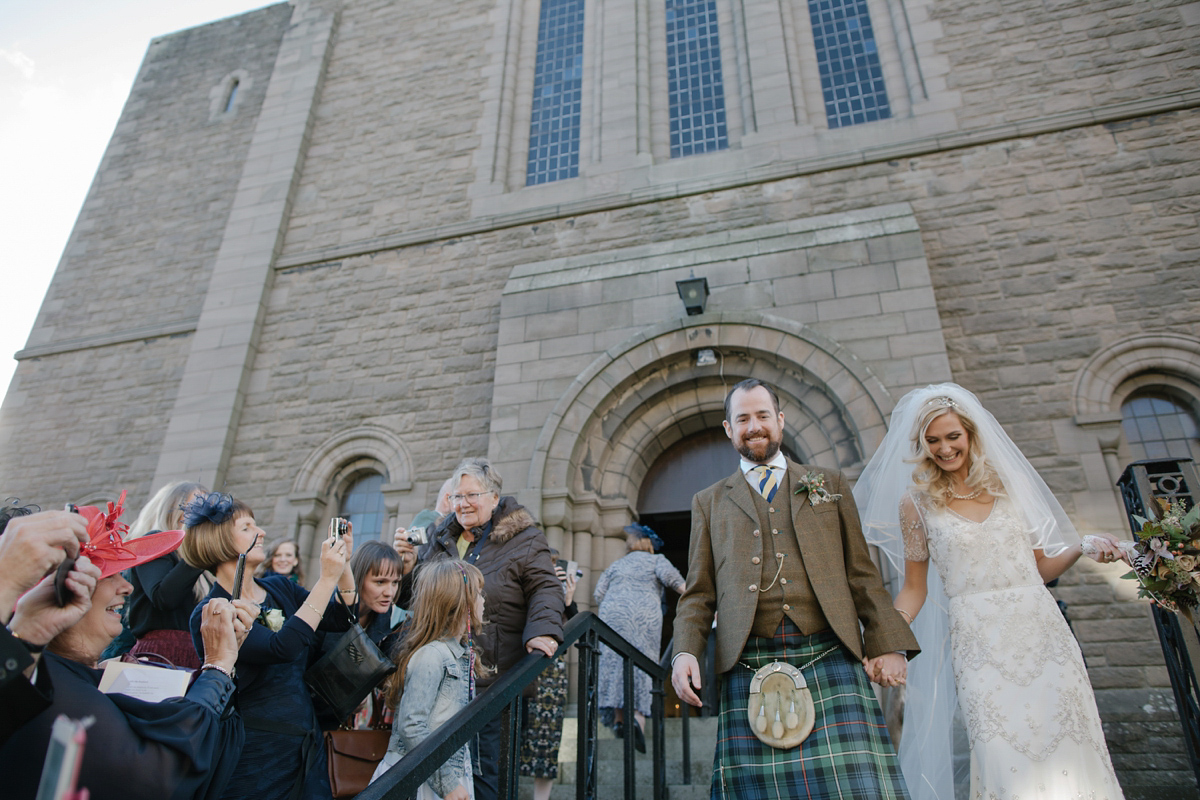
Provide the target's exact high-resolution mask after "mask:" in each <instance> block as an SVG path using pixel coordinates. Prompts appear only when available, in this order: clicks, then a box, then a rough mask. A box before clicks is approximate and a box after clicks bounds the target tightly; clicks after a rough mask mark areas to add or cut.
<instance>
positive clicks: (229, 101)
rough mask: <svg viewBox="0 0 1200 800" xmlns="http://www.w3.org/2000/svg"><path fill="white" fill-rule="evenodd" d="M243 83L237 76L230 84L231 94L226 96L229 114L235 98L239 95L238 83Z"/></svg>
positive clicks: (226, 108) (226, 111)
mask: <svg viewBox="0 0 1200 800" xmlns="http://www.w3.org/2000/svg"><path fill="white" fill-rule="evenodd" d="M239 83H241V81H239V80H238V79H237V78H234V79H233V83H231V84H229V96H228V97H226V98H225V113H226V114H228V113H229V112H230V111H232V110H233V100H234V98H235V97H237V93H238V84H239Z"/></svg>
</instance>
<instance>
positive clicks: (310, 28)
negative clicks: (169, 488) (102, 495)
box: [154, 0, 336, 486]
mask: <svg viewBox="0 0 1200 800" xmlns="http://www.w3.org/2000/svg"><path fill="white" fill-rule="evenodd" d="M335 21H336V15H335V14H333V13H330V12H329V11H327V10H326V9H324V8H322V7H321V6H320V5H319V4H316V3H309V2H304V0H300V2H297V3H296V4H295V7H294V10H293V12H292V20H291V26H290V27H289V29H288V31H287V33H286V34H285V35H284V37H283V41H282V42H281V43H280V47H279V55H278V56H277V58H276V62H275V69H274V71H273V72H272V74H271V81H270V85H269V86H268V87H267V94H266V99H265V100H264V101H263V107H262V111H261V112H260V113H259V116H258V121H257V124H256V125H255V129H254V137H253V139H252V141H251V144H250V150H249V153H248V154H247V156H246V162H245V166H244V167H243V169H242V176H241V179H240V181H239V182H238V186H237V190H236V193H235V194H234V199H233V206H232V209H231V210H230V213H229V219H228V222H227V223H226V225H225V230H224V232H223V234H222V237H221V247H220V250H219V251H218V253H217V258H216V263H215V264H214V265H213V269H212V274H211V277H210V278H209V283H208V290H207V292H206V293H205V295H204V305H203V308H202V309H201V312H200V320H199V323H198V324H197V326H196V333H195V336H194V337H193V338H192V342H191V352H190V353H189V354H188V359H187V364H186V366H185V368H184V373H183V377H182V379H181V380H180V383H179V393H178V395H177V397H176V400H175V408H174V410H173V411H172V413H171V420H170V423H169V425H168V427H167V434H166V437H165V440H164V443H163V450H162V453H161V454H160V456H159V460H158V467H157V469H156V470H155V475H154V484H155V485H159V484H162V483H165V482H167V481H169V480H178V479H181V478H184V477H190V478H192V479H198V480H200V481H201V482H202V483H207V484H209V485H213V486H215V485H219V484H220V483H221V482H222V479H223V476H224V472H225V468H226V466H227V464H228V459H229V454H230V451H231V448H232V445H233V440H234V438H235V437H236V435H237V426H238V417H239V414H240V412H241V407H242V403H243V400H244V393H245V391H246V388H247V387H246V382H247V379H248V377H249V373H250V369H251V367H252V365H253V363H254V355H255V352H256V350H257V346H258V336H259V332H260V329H261V325H262V316H263V309H264V303H265V301H266V298H267V296H268V293H269V291H270V287H271V279H272V277H273V276H274V272H273V265H274V260H275V256H276V255H277V253H278V250H279V247H280V245H281V243H282V240H283V232H284V228H285V225H286V222H287V219H288V214H289V210H290V208H291V203H292V198H293V191H294V188H295V184H296V179H297V177H298V175H299V172H300V169H301V166H302V163H303V158H304V154H305V150H306V149H307V146H308V135H309V126H310V124H311V121H312V117H313V112H314V109H315V107H316V103H317V100H318V98H319V97H320V89H321V83H322V80H323V78H324V76H325V62H326V59H327V58H328V54H329V49H330V45H331V42H332V39H333V35H334V28H335Z"/></svg>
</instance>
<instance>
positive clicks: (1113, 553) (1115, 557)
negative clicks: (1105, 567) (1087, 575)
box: [1080, 533, 1129, 564]
mask: <svg viewBox="0 0 1200 800" xmlns="http://www.w3.org/2000/svg"><path fill="white" fill-rule="evenodd" d="M1080 549H1081V550H1082V551H1083V554H1084V555H1085V556H1087V557H1088V558H1090V559H1092V560H1093V561H1095V562H1097V563H1099V564H1111V563H1112V562H1114V561H1124V562H1126V563H1128V562H1129V556H1128V555H1126V554H1125V551H1124V550H1123V549H1122V547H1121V542H1120V540H1118V539H1117V538H1116V537H1115V536H1110V535H1108V534H1107V533H1100V534H1095V533H1092V534H1088V535H1087V536H1085V537H1083V543H1082V544H1081V545H1080Z"/></svg>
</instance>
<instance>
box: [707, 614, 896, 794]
mask: <svg viewBox="0 0 1200 800" xmlns="http://www.w3.org/2000/svg"><path fill="white" fill-rule="evenodd" d="M834 646H837V647H838V649H837V650H836V651H835V652H833V653H830V654H829V655H827V656H825V657H824V658H822V659H821V660H820V661H818V662H817V663H816V664H814V665H812V666H811V667H808V668H807V669H804V670H802V673H803V675H804V680H805V681H806V682H807V683H808V689H809V691H810V692H811V693H812V698H813V705H814V706H815V709H816V722H815V724H814V726H813V731H812V733H811V734H809V736H808V738H807V739H805V740H804V741H803V742H801V743H800V745H799V746H797V747H793V748H791V749H790V750H777V749H776V748H774V747H770V746H769V745H766V744H763V743H762V742H761V741H759V739H758V737H756V736H755V735H754V733H753V731H752V730H751V728H750V721H749V719H748V718H747V716H746V707H747V702H748V698H749V693H750V679H751V678H752V677H753V676H754V672H755V671H756V670H757V669H759V668H760V667H762V666H764V665H766V664H769V663H770V662H772V661H786V662H788V663H789V664H792V665H793V666H796V667H802V666H803V665H804V664H806V663H808V662H809V661H810V660H811V659H813V658H815V657H816V656H817V655H819V654H821V653H823V652H825V651H826V650H828V649H829V648H831V647H834ZM711 791H712V797H713V800H734V799H735V798H736V800H775V798H788V799H789V800H791V799H793V798H795V799H797V800H834V798H837V800H850V799H851V798H872V800H908V798H909V795H908V790H907V789H906V788H905V785H904V778H903V776H902V775H901V773H900V761H899V759H898V758H897V757H896V751H895V748H894V747H893V746H892V740H891V738H890V737H889V736H888V732H887V725H886V724H884V721H883V714H882V712H881V711H880V709H879V702H878V701H877V700H876V699H875V693H874V691H872V689H871V684H870V681H868V680H867V676H866V673H865V672H864V671H863V668H862V663H861V662H859V661H858V660H857V659H855V658H854V655H853V654H852V653H850V652H849V651H848V650H846V648H845V647H842V646H840V645H839V641H838V638H837V636H836V635H834V634H833V633H817V634H813V635H811V636H805V635H804V634H802V633H801V632H800V630H799V628H797V627H796V626H795V625H794V624H793V623H792V622H791V621H790V620H789V619H788V618H787V617H784V619H783V623H782V624H781V625H780V629H779V631H777V632H776V635H775V636H774V637H771V638H767V637H757V636H751V637H750V639H749V641H748V642H747V643H746V647H745V649H744V650H743V652H742V657H741V659H740V661H739V663H738V664H737V665H736V666H735V667H734V668H733V669H732V670H730V671H729V672H727V673H725V674H724V675H723V676H721V713H720V717H719V719H718V724H717V749H716V754H715V756H714V759H713V780H712V789H711Z"/></svg>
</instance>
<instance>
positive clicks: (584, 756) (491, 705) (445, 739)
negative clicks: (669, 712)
mask: <svg viewBox="0 0 1200 800" xmlns="http://www.w3.org/2000/svg"><path fill="white" fill-rule="evenodd" d="M601 643H603V644H606V645H608V646H609V647H610V648H612V649H613V650H614V651H616V653H617V654H618V655H619V656H620V657H621V659H622V662H623V664H624V684H625V686H624V689H625V692H624V694H625V708H627V709H630V712H632V709H633V670H634V668H635V667H636V668H637V669H640V670H641V671H642V672H645V673H646V674H648V675H649V676H650V683H651V698H652V699H651V712H650V718H651V720H652V722H653V725H652V739H651V741H652V747H653V750H652V751H651V752H652V753H653V759H652V760H653V769H654V775H653V787H654V800H666V794H667V784H666V767H665V764H664V761H665V754H666V742H665V739H664V736H663V680H664V679H665V678H666V676H667V674H668V673H667V670H665V669H664V668H663V667H662V666H661V665H660V664H656V663H654V662H653V661H652V660H650V659H649V658H647V657H646V656H645V655H643V654H642V652H641V651H640V650H638V649H637V648H636V647H634V646H633V645H631V644H630V643H629V642H627V641H626V640H625V639H624V638H622V637H621V636H620V635H619V634H617V632H616V631H614V630H613V629H612V628H610V627H609V626H608V625H606V624H605V623H604V622H602V621H601V620H600V618H599V617H597V616H596V615H595V614H592V613H591V612H584V613H582V614H578V615H577V616H575V618H574V619H572V620H571V621H570V622H568V623H567V624H566V626H565V627H564V628H563V641H562V644H561V645H560V646H559V648H558V652H557V654H556V655H558V656H562V655H563V654H565V653H566V652H567V649H568V648H569V647H571V646H572V645H574V646H575V647H576V649H577V650H578V651H579V692H578V696H579V703H578V708H579V719H578V725H579V744H578V748H579V749H578V754H577V759H578V761H577V765H576V775H575V780H576V783H575V796H576V798H577V800H596V770H597V762H596V741H597V737H596V724H597V722H598V720H599V707H598V700H599V695H598V678H599V675H598V661H599V656H600V644H601ZM549 663H550V661H549V659H547V658H546V657H545V656H544V655H541V654H540V653H530V654H528V655H526V656H525V657H524V658H522V659H521V660H520V661H518V662H517V664H516V666H515V667H513V668H512V669H510V670H508V671H507V672H505V673H504V675H502V676H501V677H500V678H498V679H497V680H496V682H495V683H493V684H492V685H491V686H490V687H488V689H487V691H485V692H483V693H482V694H480V695H479V696H478V697H476V698H475V699H474V700H472V701H471V702H470V703H468V704H467V706H466V708H464V709H463V710H462V711H459V712H458V713H457V714H455V715H454V716H453V717H451V718H450V719H449V720H448V721H447V722H446V723H445V724H444V725H442V726H441V727H440V728H438V729H437V730H435V731H434V732H433V733H431V734H430V735H429V738H427V739H426V740H425V741H424V742H422V743H421V744H419V745H417V746H416V747H414V748H413V749H412V751H411V752H409V753H408V755H407V756H405V757H404V758H402V759H401V760H400V761H399V762H398V763H397V764H396V765H395V766H393V767H392V768H391V769H390V770H388V771H387V772H386V773H384V774H383V775H381V776H380V777H379V779H378V780H376V781H375V782H374V783H372V784H371V785H370V786H368V787H367V788H366V789H364V790H363V791H362V792H361V793H360V794H359V795H358V796H357V800H404V799H405V798H409V797H414V796H415V795H416V793H417V789H418V788H419V787H420V785H421V784H422V783H424V782H425V781H426V780H427V779H428V778H429V776H430V775H432V774H433V771H434V770H436V769H437V768H438V767H439V766H440V765H441V764H443V763H445V761H446V760H447V759H449V758H450V757H451V756H452V755H454V753H455V752H456V751H457V750H458V749H459V748H460V747H462V746H463V745H464V744H466V743H467V742H468V741H470V739H471V738H472V737H473V736H475V735H476V734H478V733H479V732H480V731H481V730H483V728H484V726H486V725H487V724H488V723H489V722H491V721H492V720H493V719H496V718H497V717H500V716H501V715H505V719H506V724H505V725H504V731H505V734H504V737H503V738H504V741H502V743H501V748H500V800H515V798H516V796H517V757H518V755H519V753H520V747H519V742H520V730H521V724H520V715H521V693H522V691H523V690H524V689H525V688H526V687H527V686H529V685H530V684H531V683H533V682H534V681H535V680H536V679H537V677H538V675H540V674H541V673H542V670H543V669H545V668H546V666H547V665H549ZM627 716H630V717H631V716H632V714H631V713H630V714H629V715H627ZM627 729H628V730H629V732H630V733H629V734H628V735H626V736H625V740H624V742H625V797H626V798H627V800H633V798H634V796H635V790H634V787H635V782H634V781H635V770H634V737H633V735H632V725H627ZM689 767H690V765H687V764H685V765H684V774H685V775H686V774H688V773H689V772H690V769H689Z"/></svg>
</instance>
